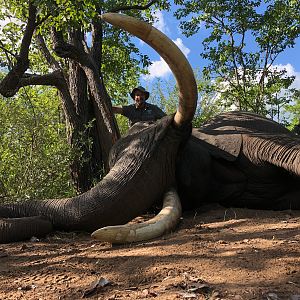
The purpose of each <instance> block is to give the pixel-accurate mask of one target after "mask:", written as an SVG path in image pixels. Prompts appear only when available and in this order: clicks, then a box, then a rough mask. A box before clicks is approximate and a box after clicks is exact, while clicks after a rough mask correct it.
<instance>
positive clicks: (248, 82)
mask: <svg viewBox="0 0 300 300" xmlns="http://www.w3.org/2000/svg"><path fill="white" fill-rule="evenodd" d="M176 2H177V3H178V4H180V5H181V7H180V8H179V9H178V10H177V11H176V16H177V18H179V19H181V28H182V29H183V31H184V33H185V34H186V35H187V36H191V35H193V34H195V33H197V32H198V31H199V30H200V29H201V30H202V27H203V26H202V25H204V26H205V28H206V32H208V36H207V37H206V38H205V39H204V41H203V46H204V53H202V54H201V56H202V57H203V58H205V59H207V60H208V62H209V63H208V66H207V67H205V68H204V70H203V73H204V75H205V76H206V77H207V78H210V79H211V80H212V81H213V83H214V85H215V89H216V91H219V93H220V95H221V96H222V98H223V101H224V103H225V104H226V106H227V107H229V106H232V105H234V106H235V107H237V108H238V109H240V110H250V111H254V112H257V113H261V114H263V115H266V114H269V115H270V116H274V111H273V109H274V107H280V106H282V105H283V104H286V103H288V102H289V101H290V100H291V98H292V97H293V93H289V94H286V95H281V96H280V97H278V95H279V94H280V92H281V91H282V90H283V89H288V88H289V87H290V85H291V84H292V82H293V80H294V77H291V76H287V74H286V71H285V70H283V69H279V68H276V67H275V66H274V63H275V61H276V59H277V57H278V56H279V55H280V53H282V52H283V51H284V50H285V49H287V48H289V47H293V46H294V44H295V40H296V38H298V37H299V34H300V2H299V1H295V0H239V1H236V0H234V1H233V0H226V1H224V0H218V1H212V0H204V1H193V0H189V1H176ZM185 17H189V18H188V20H184V19H182V18H185ZM277 114H278V112H277V113H276V115H277Z"/></svg>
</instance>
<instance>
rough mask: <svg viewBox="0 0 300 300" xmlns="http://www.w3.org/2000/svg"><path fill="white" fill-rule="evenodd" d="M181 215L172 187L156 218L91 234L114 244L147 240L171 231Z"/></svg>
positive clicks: (101, 229) (102, 229) (111, 227)
mask: <svg viewBox="0 0 300 300" xmlns="http://www.w3.org/2000/svg"><path fill="white" fill-rule="evenodd" d="M180 217H181V204H180V199H179V196H178V194H177V192H176V190H175V189H173V188H172V189H170V191H168V192H167V193H165V195H164V202H163V208H162V210H161V211H160V212H159V214H158V215H156V216H155V217H154V218H152V219H150V220H148V221H146V222H144V223H139V224H125V225H118V226H107V227H103V228H100V229H98V230H96V231H94V232H93V233H92V234H91V236H92V237H93V238H95V239H97V240H100V241H102V242H110V243H112V244H125V243H131V242H139V241H146V240H150V239H154V238H156V237H159V236H161V235H163V234H165V233H167V232H170V231H171V230H172V229H174V228H175V226H176V225H177V224H178V222H179V219H180Z"/></svg>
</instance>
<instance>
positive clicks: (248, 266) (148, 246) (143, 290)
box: [0, 207, 300, 300]
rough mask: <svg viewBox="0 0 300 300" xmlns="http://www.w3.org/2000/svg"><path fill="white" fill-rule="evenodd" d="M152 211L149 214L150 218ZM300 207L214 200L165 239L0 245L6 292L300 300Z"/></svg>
mask: <svg viewBox="0 0 300 300" xmlns="http://www.w3.org/2000/svg"><path fill="white" fill-rule="evenodd" d="M144 218H146V217H144ZM299 245H300V211H284V212H272V211H258V210H247V209H225V208H222V207H214V209H212V210H209V211H206V212H204V211H202V212H201V211H198V212H197V213H196V212H192V213H189V214H186V215H184V217H183V219H182V221H181V223H180V224H179V226H178V228H177V230H176V231H175V232H173V233H171V234H168V235H166V236H164V237H162V238H159V239H156V240H152V241H149V242H143V243H135V244H130V245H118V246H117V245H111V244H108V243H101V242H98V241H95V240H92V239H91V238H90V236H89V235H88V234H84V233H61V232H56V233H54V234H52V235H50V236H48V237H46V238H43V239H40V240H35V239H32V241H28V242H21V243H12V244H5V245H0V283H1V284H0V299H26V300H27V299H28V300H33V299H47V300H50V299H72V300H73V299H82V298H83V299H84V298H87V299H107V300H108V299H151V298H156V299H211V300H212V299H235V300H238V299H243V300H244V299H246V300H247V299H267V300H278V299H289V300H299V299H300V247H299Z"/></svg>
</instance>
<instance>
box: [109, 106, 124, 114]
mask: <svg viewBox="0 0 300 300" xmlns="http://www.w3.org/2000/svg"><path fill="white" fill-rule="evenodd" d="M112 111H113V113H114V114H121V115H123V107H122V106H113V107H112Z"/></svg>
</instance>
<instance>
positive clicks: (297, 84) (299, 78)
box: [273, 63, 300, 89]
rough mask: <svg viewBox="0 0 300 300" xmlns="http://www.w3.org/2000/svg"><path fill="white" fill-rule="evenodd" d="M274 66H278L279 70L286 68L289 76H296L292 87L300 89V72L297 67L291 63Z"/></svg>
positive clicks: (275, 66)
mask: <svg viewBox="0 0 300 300" xmlns="http://www.w3.org/2000/svg"><path fill="white" fill-rule="evenodd" d="M273 68H277V69H278V70H284V69H285V70H286V75H287V76H295V80H294V82H293V84H292V85H291V87H292V88H296V89H300V72H297V71H296V70H295V68H294V67H293V66H292V65H291V64H290V63H288V64H286V65H282V64H279V65H274V66H273Z"/></svg>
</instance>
